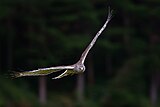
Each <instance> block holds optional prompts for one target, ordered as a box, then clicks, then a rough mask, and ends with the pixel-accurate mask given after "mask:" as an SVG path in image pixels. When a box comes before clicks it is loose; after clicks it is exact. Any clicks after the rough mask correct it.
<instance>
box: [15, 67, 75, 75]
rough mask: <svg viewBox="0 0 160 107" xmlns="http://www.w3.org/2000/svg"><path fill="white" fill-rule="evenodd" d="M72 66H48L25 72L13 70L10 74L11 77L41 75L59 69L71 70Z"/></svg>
mask: <svg viewBox="0 0 160 107" xmlns="http://www.w3.org/2000/svg"><path fill="white" fill-rule="evenodd" d="M73 68H74V66H72V65H71V66H58V67H50V68H41V69H37V70H32V71H25V72H14V73H13V74H12V77H14V78H18V77H23V76H41V75H48V74H51V73H53V72H57V71H60V70H65V69H66V70H72V69H73Z"/></svg>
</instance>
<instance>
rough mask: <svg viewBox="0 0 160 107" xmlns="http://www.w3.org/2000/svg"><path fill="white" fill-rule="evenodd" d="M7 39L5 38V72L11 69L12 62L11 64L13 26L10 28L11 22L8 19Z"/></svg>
mask: <svg viewBox="0 0 160 107" xmlns="http://www.w3.org/2000/svg"><path fill="white" fill-rule="evenodd" d="M7 26H8V38H7V66H6V67H7V70H11V68H12V62H13V56H12V55H13V35H14V34H13V33H14V31H13V26H12V20H11V18H10V17H9V18H8V22H7Z"/></svg>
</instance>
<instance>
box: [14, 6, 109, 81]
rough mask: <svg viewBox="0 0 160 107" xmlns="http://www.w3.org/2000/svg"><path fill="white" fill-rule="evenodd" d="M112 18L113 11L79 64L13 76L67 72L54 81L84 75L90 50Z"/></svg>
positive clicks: (19, 73) (18, 73)
mask: <svg viewBox="0 0 160 107" xmlns="http://www.w3.org/2000/svg"><path fill="white" fill-rule="evenodd" d="M111 17H112V10H110V9H109V12H108V17H107V20H106V22H105V23H104V25H103V26H102V28H101V29H100V30H99V31H98V32H97V34H96V35H95V37H94V38H93V39H92V41H91V42H90V44H89V45H88V46H87V48H86V49H85V50H84V52H83V53H82V55H81V57H80V59H79V61H78V62H77V63H75V64H73V65H68V66H56V67H49V68H40V69H37V70H32V71H24V72H14V73H13V74H12V76H13V77H15V78H18V77H23V76H42V75H48V74H51V73H54V72H58V71H61V70H65V71H64V72H63V73H62V74H60V75H58V76H56V77H54V78H52V79H59V78H62V77H65V76H68V75H73V74H79V73H83V72H84V71H85V65H84V62H85V59H86V56H87V55H88V53H89V51H90V49H91V48H92V47H93V45H94V44H95V42H96V40H97V38H98V37H99V35H100V34H101V33H102V31H103V30H104V29H105V28H106V26H107V24H108V22H109V21H110V20H111Z"/></svg>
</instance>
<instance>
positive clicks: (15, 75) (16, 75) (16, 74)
mask: <svg viewBox="0 0 160 107" xmlns="http://www.w3.org/2000/svg"><path fill="white" fill-rule="evenodd" d="M10 76H11V77H12V78H18V77H21V73H20V72H16V71H12V73H10Z"/></svg>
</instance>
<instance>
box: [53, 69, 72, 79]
mask: <svg viewBox="0 0 160 107" xmlns="http://www.w3.org/2000/svg"><path fill="white" fill-rule="evenodd" d="M73 74H75V72H74V71H73V70H65V71H64V72H63V73H62V74H60V75H58V76H57V77H54V78H52V79H60V78H62V77H65V76H68V75H73Z"/></svg>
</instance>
